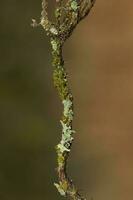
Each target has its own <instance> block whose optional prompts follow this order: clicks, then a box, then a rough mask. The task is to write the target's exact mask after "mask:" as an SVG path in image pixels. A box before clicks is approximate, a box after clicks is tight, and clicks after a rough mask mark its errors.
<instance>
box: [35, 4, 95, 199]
mask: <svg viewBox="0 0 133 200" xmlns="http://www.w3.org/2000/svg"><path fill="white" fill-rule="evenodd" d="M94 3H95V0H67V1H66V0H56V8H55V11H54V16H55V21H54V22H51V21H50V20H49V17H48V12H47V6H48V2H47V0H42V13H41V21H40V23H39V24H37V22H36V20H34V19H33V20H32V22H33V23H32V25H33V26H34V27H35V26H38V25H41V26H42V27H43V28H44V30H45V31H46V33H47V35H48V36H49V37H50V43H51V47H52V58H53V61H52V66H53V70H54V71H53V81H54V86H55V87H56V88H57V91H58V94H59V97H60V99H61V101H62V104H63V106H64V109H63V114H62V119H61V120H60V123H61V126H62V137H61V141H60V143H59V144H58V145H57V146H56V152H57V162H58V167H57V172H58V181H59V182H58V183H54V185H55V186H56V188H57V189H58V191H59V193H60V194H61V195H62V196H64V197H67V198H69V199H73V200H85V198H83V197H82V196H81V195H80V194H79V192H78V190H77V188H76V187H75V185H74V184H73V182H72V180H71V179H69V177H68V174H67V171H66V168H67V160H68V157H69V154H70V150H71V145H72V141H73V134H74V133H75V131H74V130H73V128H72V121H73V115H74V112H73V96H72V93H71V91H70V89H69V85H68V80H67V73H66V70H65V67H64V60H63V56H62V48H63V45H64V43H65V41H66V39H67V38H69V37H70V36H71V34H72V32H73V30H74V29H75V28H76V26H77V24H78V23H79V22H80V21H81V20H82V19H84V18H85V17H86V16H87V15H88V14H89V12H90V10H91V8H92V7H93V5H94Z"/></svg>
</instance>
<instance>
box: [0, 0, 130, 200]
mask: <svg viewBox="0 0 133 200" xmlns="http://www.w3.org/2000/svg"><path fill="white" fill-rule="evenodd" d="M52 3H53V1H52V2H51V5H50V6H51V8H52ZM51 8H50V10H51ZM132 8H133V1H132V0H126V1H125V0H121V1H116V0H111V1H106V0H97V2H96V5H95V7H94V9H93V10H92V12H91V14H90V15H89V17H87V18H86V19H85V20H84V21H82V23H81V24H80V25H79V26H78V27H77V29H76V31H75V32H74V34H73V36H72V37H71V39H70V40H69V41H67V43H66V45H65V47H64V57H65V61H66V68H67V71H68V73H69V81H70V85H71V89H72V91H73V95H74V102H75V119H74V128H75V129H76V131H77V133H76V134H75V142H74V145H73V148H72V152H71V156H70V159H69V169H68V170H69V173H70V175H71V177H72V178H73V179H74V180H75V183H76V184H77V186H78V188H79V189H80V191H81V192H82V193H83V194H85V196H86V197H87V199H90V198H91V197H93V199H94V200H132V199H133V156H132V154H133V12H132V10H133V9H132ZM40 11H41V0H40V1H37V0H28V1H27V0H23V1H17V0H12V1H11V0H6V1H4V0H1V3H0V200H18V199H19V200H52V199H54V200H56V199H58V200H59V199H62V198H61V197H60V196H59V194H58V193H57V191H56V189H55V188H54V186H53V182H54V181H56V172H55V170H54V168H55V167H56V154H55V149H54V146H55V145H56V144H57V143H58V141H59V138H60V134H61V133H60V132H61V127H60V124H59V119H60V116H61V111H62V107H61V104H60V101H59V99H58V96H57V94H56V91H55V89H54V87H53V83H52V67H51V55H50V46H49V41H48V38H47V37H46V35H45V33H44V31H43V30H42V29H41V28H37V29H33V28H32V27H31V26H30V23H31V19H32V18H38V19H39V17H40Z"/></svg>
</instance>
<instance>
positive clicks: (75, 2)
mask: <svg viewBox="0 0 133 200" xmlns="http://www.w3.org/2000/svg"><path fill="white" fill-rule="evenodd" d="M71 8H72V10H74V11H77V9H78V3H77V1H76V0H73V1H72V2H71Z"/></svg>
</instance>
